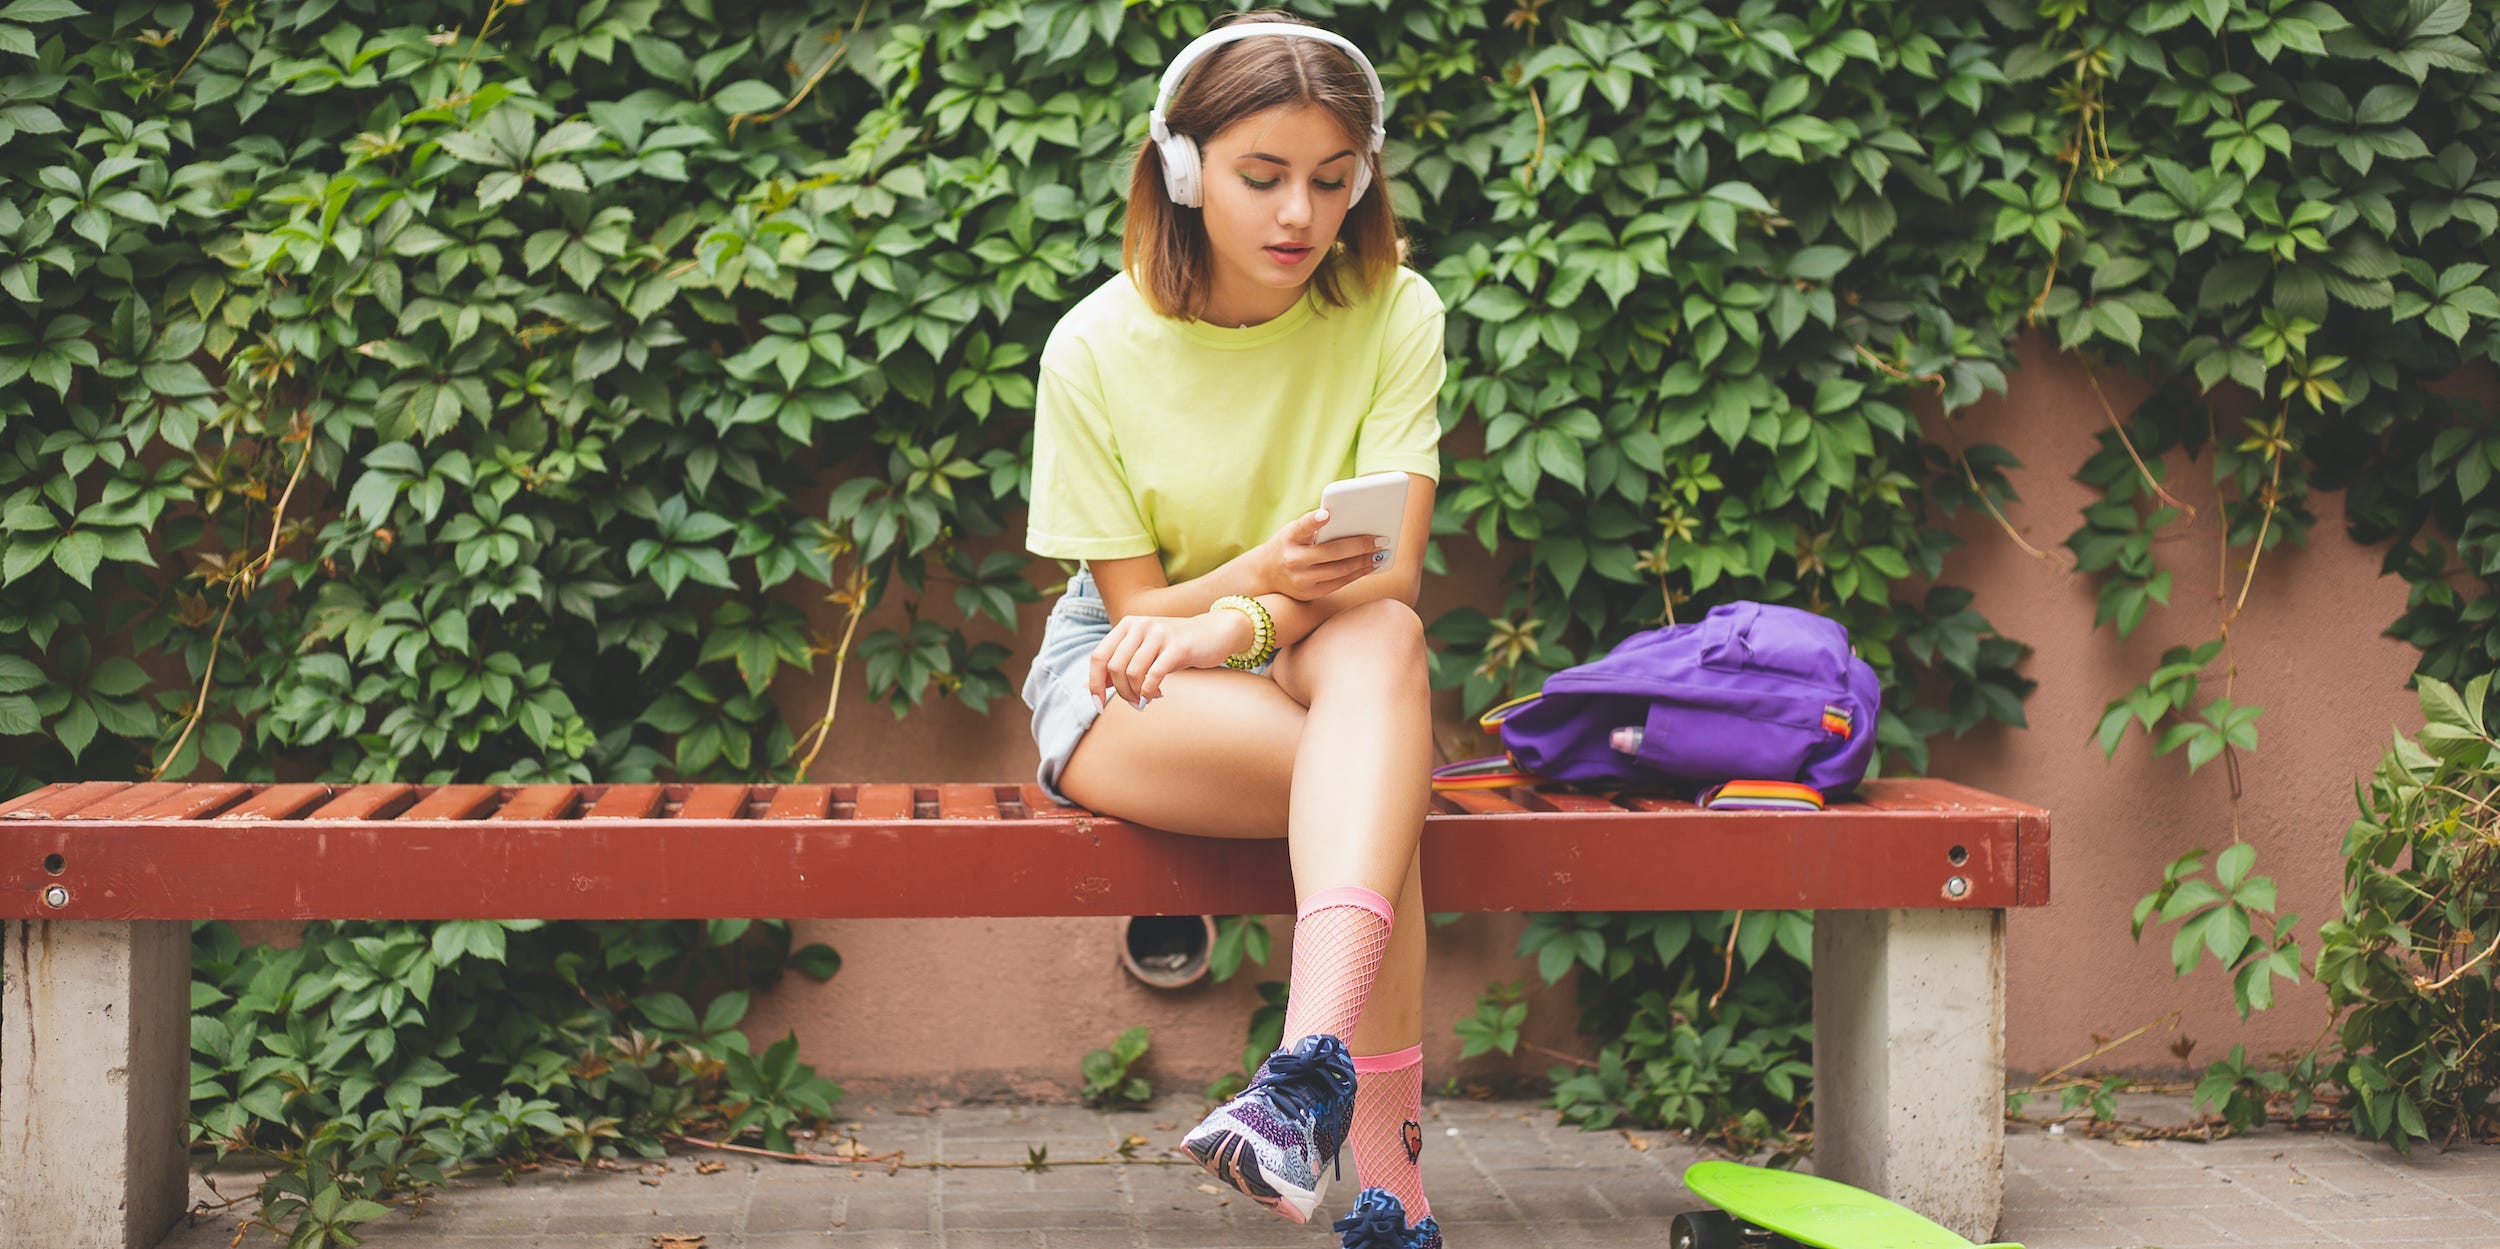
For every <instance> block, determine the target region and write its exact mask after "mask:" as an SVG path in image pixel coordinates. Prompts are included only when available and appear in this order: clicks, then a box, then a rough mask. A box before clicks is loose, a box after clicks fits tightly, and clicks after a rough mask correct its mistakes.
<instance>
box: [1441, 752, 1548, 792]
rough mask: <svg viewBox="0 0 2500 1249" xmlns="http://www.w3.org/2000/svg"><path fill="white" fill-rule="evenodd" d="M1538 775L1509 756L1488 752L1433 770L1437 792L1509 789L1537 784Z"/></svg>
mask: <svg viewBox="0 0 2500 1249" xmlns="http://www.w3.org/2000/svg"><path fill="white" fill-rule="evenodd" d="M1538 779H1539V778H1538V777H1536V776H1533V775H1530V774H1529V773H1526V772H1522V771H1520V770H1519V765H1518V764H1516V763H1513V762H1512V761H1511V758H1510V756H1509V755H1486V756H1484V757H1482V758H1478V759H1461V760H1459V761H1458V762H1456V763H1445V764H1443V765H1441V766H1440V767H1437V768H1434V769H1433V770H1432V788H1433V790H1434V791H1435V792H1439V791H1442V790H1451V789H1508V788H1510V787H1511V786H1514V785H1533V784H1535V783H1536V782H1537V781H1538Z"/></svg>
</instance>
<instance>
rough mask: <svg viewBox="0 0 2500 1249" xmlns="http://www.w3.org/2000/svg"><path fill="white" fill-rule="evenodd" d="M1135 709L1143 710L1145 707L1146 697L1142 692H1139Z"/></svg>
mask: <svg viewBox="0 0 2500 1249" xmlns="http://www.w3.org/2000/svg"><path fill="white" fill-rule="evenodd" d="M1137 709H1138V710H1139V711H1144V710H1145V709H1146V697H1145V695H1143V694H1140V695H1138V697H1137Z"/></svg>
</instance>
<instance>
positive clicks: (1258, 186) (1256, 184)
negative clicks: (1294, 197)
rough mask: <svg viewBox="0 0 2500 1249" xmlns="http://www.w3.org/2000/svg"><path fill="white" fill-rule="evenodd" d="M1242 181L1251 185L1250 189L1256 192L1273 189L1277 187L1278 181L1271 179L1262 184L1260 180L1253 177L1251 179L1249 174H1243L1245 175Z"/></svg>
mask: <svg viewBox="0 0 2500 1249" xmlns="http://www.w3.org/2000/svg"><path fill="white" fill-rule="evenodd" d="M1241 180H1242V181H1244V182H1247V183H1249V184H1250V189H1252V190H1254V191H1264V190H1266V189H1268V188H1269V187H1272V186H1274V185H1276V179H1274V178H1270V179H1268V180H1267V181H1265V182H1261V181H1259V180H1258V179H1256V178H1253V177H1251V176H1250V175H1248V174H1243V175H1241Z"/></svg>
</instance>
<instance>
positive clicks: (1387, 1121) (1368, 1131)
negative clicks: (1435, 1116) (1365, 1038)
mask: <svg viewBox="0 0 2500 1249" xmlns="http://www.w3.org/2000/svg"><path fill="white" fill-rule="evenodd" d="M1354 1079H1355V1085H1354V1129H1353V1130H1352V1131H1350V1132H1348V1133H1346V1140H1345V1143H1346V1150H1347V1152H1349V1153H1352V1154H1353V1155H1354V1173H1355V1175H1356V1176H1357V1177H1359V1179H1360V1182H1361V1183H1362V1186H1363V1187H1365V1188H1385V1189H1388V1190H1389V1192H1390V1193H1391V1194H1392V1195H1394V1196H1395V1197H1396V1198H1397V1199H1398V1202H1399V1204H1401V1205H1404V1206H1405V1207H1406V1225H1407V1226H1408V1227H1413V1226H1415V1225H1416V1224H1417V1223H1420V1222H1422V1221H1423V1220H1424V1216H1426V1215H1429V1214H1431V1213H1432V1203H1431V1202H1428V1201H1426V1200H1424V1171H1423V1167H1422V1166H1421V1165H1420V1164H1419V1162H1418V1159H1419V1158H1420V1157H1421V1156H1422V1154H1423V1152H1424V1130H1423V1118H1424V1047H1423V1046H1420V1045H1417V1046H1412V1047H1409V1048H1407V1049H1402V1050H1399V1051H1397V1052H1396V1053H1394V1054H1357V1055H1355V1056H1354Z"/></svg>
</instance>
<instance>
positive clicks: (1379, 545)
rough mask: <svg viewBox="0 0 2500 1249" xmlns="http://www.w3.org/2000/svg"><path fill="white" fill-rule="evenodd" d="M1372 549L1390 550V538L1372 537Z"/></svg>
mask: <svg viewBox="0 0 2500 1249" xmlns="http://www.w3.org/2000/svg"><path fill="white" fill-rule="evenodd" d="M1372 549H1373V550H1375V551H1386V550H1388V549H1389V540H1388V539H1387V538H1374V539H1372Z"/></svg>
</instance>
